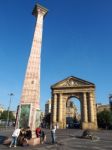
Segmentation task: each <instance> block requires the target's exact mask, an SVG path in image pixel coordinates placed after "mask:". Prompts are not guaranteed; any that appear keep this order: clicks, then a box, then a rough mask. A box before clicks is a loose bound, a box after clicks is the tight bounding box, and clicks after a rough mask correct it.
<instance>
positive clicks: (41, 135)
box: [40, 129, 46, 144]
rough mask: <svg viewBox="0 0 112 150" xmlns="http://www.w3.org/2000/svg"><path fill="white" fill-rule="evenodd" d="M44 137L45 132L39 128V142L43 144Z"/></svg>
mask: <svg viewBox="0 0 112 150" xmlns="http://www.w3.org/2000/svg"><path fill="white" fill-rule="evenodd" d="M45 137H46V135H45V132H44V131H43V130H42V129H41V131H40V143H41V144H43V143H44V142H45V140H46V139H45Z"/></svg>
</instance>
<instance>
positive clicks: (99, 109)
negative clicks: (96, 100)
mask: <svg viewBox="0 0 112 150" xmlns="http://www.w3.org/2000/svg"><path fill="white" fill-rule="evenodd" d="M96 108H97V113H99V112H101V111H104V110H109V111H110V105H109V104H106V105H103V104H101V103H100V104H96Z"/></svg>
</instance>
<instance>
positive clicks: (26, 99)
mask: <svg viewBox="0 0 112 150" xmlns="http://www.w3.org/2000/svg"><path fill="white" fill-rule="evenodd" d="M46 13H47V9H46V8H44V7H42V6H41V5H38V4H37V5H36V6H35V8H34V10H33V13H32V14H33V15H34V16H35V17H36V25H35V31H34V37H33V42H32V47H31V53H30V57H29V60H28V65H27V70H26V75H25V80H24V84H23V90H22V96H21V101H20V119H19V123H20V124H22V123H23V122H25V120H22V118H24V115H26V116H25V119H26V122H28V123H27V124H28V126H30V128H31V129H32V130H35V128H36V119H37V118H38V117H39V116H37V109H38V110H40V60H41V45H42V30H43V19H44V16H45V14H46ZM22 113H23V114H22ZM22 115H23V116H22ZM19 126H20V125H19Z"/></svg>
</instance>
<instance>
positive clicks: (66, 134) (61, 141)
mask: <svg viewBox="0 0 112 150" xmlns="http://www.w3.org/2000/svg"><path fill="white" fill-rule="evenodd" d="M45 132H46V135H47V141H46V144H42V145H41V144H40V145H36V146H27V147H21V146H18V147H17V148H16V149H17V150H23V149H25V150H74V149H75V150H112V144H111V143H112V130H102V131H94V135H96V136H98V137H100V139H99V140H90V139H80V138H77V136H81V135H82V132H83V131H82V130H76V129H67V130H66V129H65V130H57V131H56V136H57V139H56V140H57V143H56V144H51V135H50V130H49V129H45ZM2 133H3V134H2V135H11V134H12V131H8V132H6V131H3V132H2ZM0 135H1V132H0ZM0 149H1V150H2V149H3V150H9V147H7V146H5V145H0ZM11 149H14V148H11Z"/></svg>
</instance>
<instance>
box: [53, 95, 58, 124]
mask: <svg viewBox="0 0 112 150" xmlns="http://www.w3.org/2000/svg"><path fill="white" fill-rule="evenodd" d="M56 122H57V94H54V99H53V123H54V124H55V123H56Z"/></svg>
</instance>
